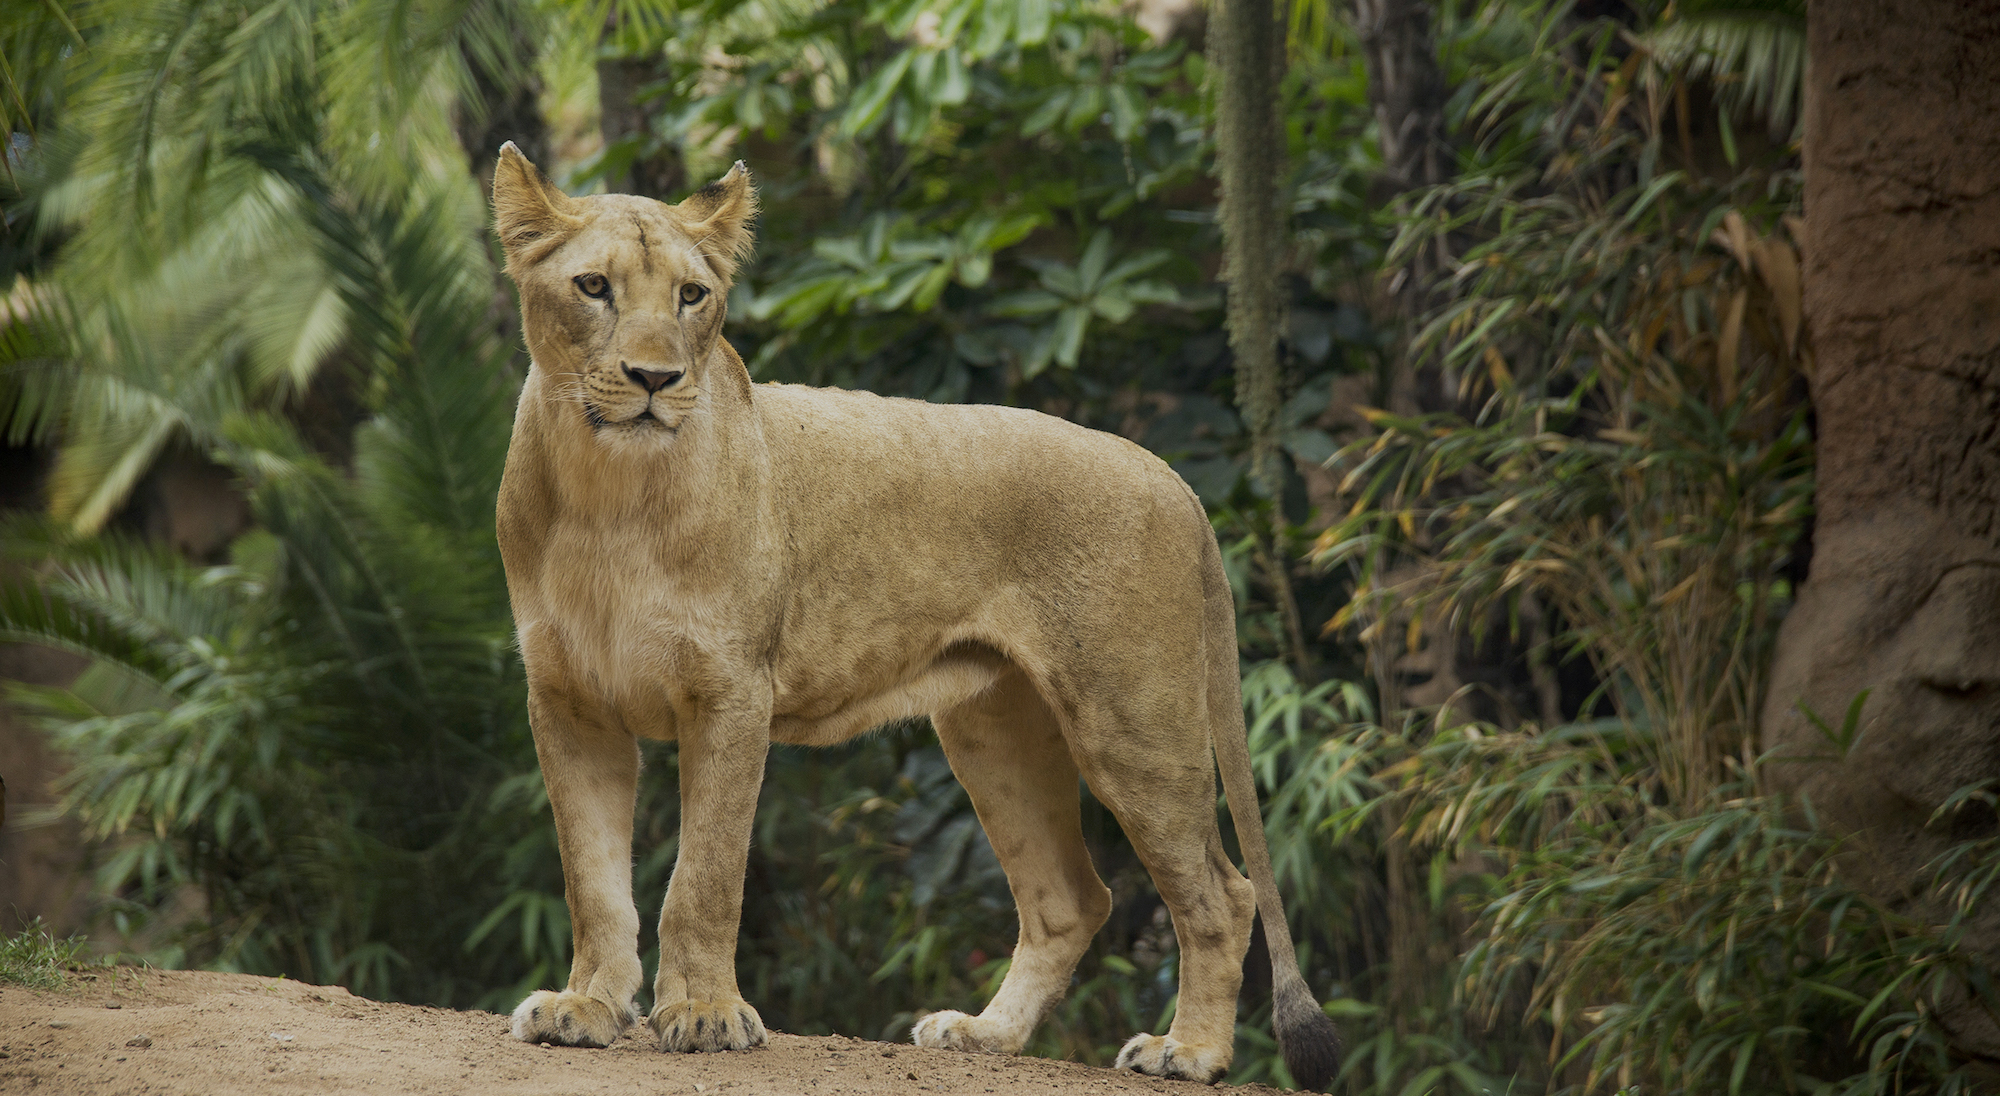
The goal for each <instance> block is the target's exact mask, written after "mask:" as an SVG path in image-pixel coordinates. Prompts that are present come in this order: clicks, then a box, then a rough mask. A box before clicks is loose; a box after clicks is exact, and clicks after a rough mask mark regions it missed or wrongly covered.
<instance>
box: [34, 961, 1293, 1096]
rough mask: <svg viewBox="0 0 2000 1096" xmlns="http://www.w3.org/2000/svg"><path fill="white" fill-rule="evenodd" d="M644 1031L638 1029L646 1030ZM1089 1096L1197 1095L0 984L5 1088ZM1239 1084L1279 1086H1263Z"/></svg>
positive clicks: (1110, 1083)
mask: <svg viewBox="0 0 2000 1096" xmlns="http://www.w3.org/2000/svg"><path fill="white" fill-rule="evenodd" d="M642 1028H643V1025H642ZM724 1091H727V1092H729V1094H730V1096H752V1094H756V1096H763V1094H766V1093H772V1094H785V1096H833V1094H836V1093H841V1094H853V1096H878V1094H887V1093H913V1092H943V1093H965V1094H983V1093H996V1092H997V1093H1025V1094H1029V1096H1039V1094H1045V1093H1057V1092H1063V1093H1070V1092H1077V1093H1089V1094H1091V1096H1124V1094H1127V1093H1151V1094H1154V1096H1173V1094H1180V1096H1197V1094H1198V1093H1201V1092H1203V1091H1204V1088H1203V1086H1198V1085H1195V1084H1192V1083H1190V1082H1187V1081H1162V1080H1158V1079H1156V1078H1152V1077H1141V1076H1138V1075H1136V1074H1132V1073H1119V1072H1114V1071H1112V1070H1108V1069H1099V1068H1094V1067H1091V1066H1085V1065H1079V1064H1077V1063H1074V1062H1050V1061H1043V1060H1040V1059H1034V1058H997V1057H987V1056H983V1055H970V1054H959V1053H954V1052H951V1051H943V1050H923V1049H919V1048H917V1047H913V1046H898V1045H896V1044H893V1043H874V1042H869V1041H867V1040H865V1039H849V1038H846V1037H843V1036H831V1037H824V1038H822V1037H806V1036H798V1035H782V1034H779V1033H777V1032H772V1033H771V1042H770V1045H769V1046H766V1047H764V1048H762V1049H759V1050H752V1051H741V1052H737V1053H730V1054H661V1053H659V1052H658V1051H657V1050H654V1049H653V1045H652V1043H651V1041H650V1040H645V1039H638V1038H634V1037H633V1036H632V1035H627V1036H626V1037H625V1038H624V1039H621V1040H619V1041H618V1042H617V1043H616V1044H614V1045H613V1046H610V1047H608V1048H605V1049H603V1050H582V1049H577V1048H574V1047H550V1046H530V1045H528V1044H525V1043H519V1042H516V1041H514V1039H513V1038H512V1037H510V1036H509V1035H508V1034H507V1021H506V1017H503V1016H498V1015H495V1014H493V1013H490V1012H453V1011H451V1010H449V1009H436V1008H419V1007H415V1006H412V1005H392V1004H382V1003H380V1002H376V1001H370V1000H367V999H366V998H361V997H355V996H353V995H352V994H350V993H348V992H347V991H346V990H344V989H340V988H338V987H330V986H308V985H305V984H304V983H301V982H292V981H286V980H283V979H275V978H256V977H251V976H249V975H242V974H210V973H206V972H200V971H157V970H139V969H136V968H131V967H119V968H112V969H107V970H101V971H97V972H95V973H93V974H84V975H79V976H77V980H76V981H75V983H74V984H73V985H72V986H71V987H70V988H69V989H66V990H62V991H58V992H39V991H35V990H28V989H22V988H20V987H18V986H6V987H0V1093H7V1094H9V1096H20V1094H23V1093H51V1094H54V1093H62V1094H64V1096H67V1094H70V1093H76V1094H78V1096H84V1094H89V1093H102V1094H106V1096H110V1094H116V1096H136V1094H140V1093H146V1094H154V1093H159V1094H177V1093H187V1094H190V1096H236V1094H241V1093H258V1094H277V1093H313V1094H315V1096H318V1094H324V1093H346V1092H356V1093H363V1092H365V1093H409V1094H413V1096H441V1094H444V1093H481V1094H485V1093H494V1094H506V1093H547V1094H553V1096H572V1094H583V1093H628V1092H629V1093H645V1094H647V1096H663V1094H671V1093H721V1092H724ZM1232 1091H1235V1092H1241V1093H1242V1094H1243V1096H1276V1094H1277V1093H1278V1091H1279V1090H1277V1089H1271V1088H1265V1087H1263V1086H1261V1085H1252V1086H1247V1087H1245V1088H1243V1089H1240V1090H1232Z"/></svg>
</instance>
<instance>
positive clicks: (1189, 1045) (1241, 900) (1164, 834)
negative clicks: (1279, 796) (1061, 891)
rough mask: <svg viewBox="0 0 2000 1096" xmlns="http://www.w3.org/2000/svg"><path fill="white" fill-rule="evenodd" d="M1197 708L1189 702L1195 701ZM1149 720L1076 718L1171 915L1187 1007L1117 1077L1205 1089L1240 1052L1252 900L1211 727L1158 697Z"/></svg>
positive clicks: (1094, 767) (1091, 770) (1132, 1052)
mask: <svg viewBox="0 0 2000 1096" xmlns="http://www.w3.org/2000/svg"><path fill="white" fill-rule="evenodd" d="M1189 699H1192V698H1189ZM1152 707H1153V709H1154V710H1152V711H1147V712H1143V713H1142V712H1121V713H1118V715H1117V716H1116V717H1113V716H1112V714H1111V713H1109V712H1106V711H1102V710H1100V711H1097V712H1094V713H1093V712H1089V711H1085V712H1082V713H1079V716H1078V720H1077V722H1078V725H1079V733H1078V734H1077V735H1076V741H1077V743H1078V759H1079V760H1080V761H1081V762H1082V765H1083V772H1084V779H1086V780H1088V781H1089V782H1090V788H1091V791H1092V792H1093V793H1094V794H1095V795H1096V796H1097V798H1098V800H1099V802H1102V803H1103V804H1104V805H1105V806H1106V807H1108V808H1110V810H1111V813H1112V814H1113V815H1114V816H1116V817H1117V819H1118V824H1119V826H1120V828H1122V829H1123V830H1124V831H1125V836H1126V837H1127V838H1129V839H1130V840H1131V842H1132V846H1133V849H1134V850H1135V851H1137V852H1138V854H1139V859H1140V861H1141V862H1142V863H1144V864H1145V865H1146V871H1147V872H1148V873H1149V874H1150V875H1151V876H1152V877H1153V883H1154V885H1155V886H1157V887H1158V888H1159V891H1160V898H1161V899H1162V900H1163V901H1165V903H1166V906H1167V912H1168V913H1170V914H1171V915H1172V916H1173V923H1174V937H1175V939H1176V940H1177V941H1178V942H1179V944H1180V953H1181V963H1180V967H1181V970H1180V998H1179V1004H1178V1007H1177V1008H1176V1009H1175V1012H1174V1021H1173V1026H1172V1027H1171V1028H1170V1029H1169V1030H1168V1032H1167V1033H1166V1034H1165V1035H1151V1034H1144V1033H1142V1034H1139V1035H1135V1036H1133V1037H1132V1039H1131V1040H1130V1041H1128V1042H1127V1043H1126V1044H1125V1046H1124V1049H1122V1050H1121V1051H1120V1052H1119V1054H1118V1061H1117V1065H1118V1067H1119V1068H1121V1069H1135V1070H1138V1071H1139V1072H1141V1073H1148V1074H1152V1075H1153V1076H1156V1077H1177V1078H1181V1079H1183V1080H1190V1081H1200V1082H1203V1083H1210V1082H1213V1081H1215V1080H1217V1079H1219V1078H1220V1077H1221V1076H1222V1074H1223V1073H1224V1072H1225V1071H1227V1070H1228V1068H1229V1063H1230V1060H1231V1058H1232V1057H1233V1056H1234V1051H1235V1045H1234V1044H1235V1038H1236V996H1237V991H1238V990H1239V989H1241V988H1242V984H1243V956H1244V954H1245V953H1246V952H1247V951H1248V950H1249V947H1250V927H1251V924H1252V923H1253V921H1254V919H1255V916H1256V896H1255V891H1254V890H1253V888H1252V887H1251V885H1250V881H1249V880H1248V879H1245V878H1244V877H1243V875H1242V873H1241V872H1238V871H1237V870H1236V865H1235V864H1233V863H1231V862H1230V860H1229V857H1228V856H1227V855H1226V854H1225V852H1224V851H1223V847H1222V833H1221V830H1220V828H1219V827H1218V826H1217V824H1216V817H1215V775H1214V767H1213V762H1212V761H1211V760H1210V753H1209V741H1208V728H1207V726H1206V724H1205V723H1204V722H1203V721H1202V720H1201V719H1199V718H1198V717H1197V716H1196V715H1193V714H1188V713H1179V712H1175V711H1173V710H1172V709H1173V707H1174V703H1173V698H1171V697H1155V698H1154V699H1153V704H1152Z"/></svg>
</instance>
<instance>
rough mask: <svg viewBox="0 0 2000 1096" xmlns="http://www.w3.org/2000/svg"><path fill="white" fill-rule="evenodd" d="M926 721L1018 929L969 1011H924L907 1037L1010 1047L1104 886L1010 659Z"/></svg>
mask: <svg viewBox="0 0 2000 1096" xmlns="http://www.w3.org/2000/svg"><path fill="white" fill-rule="evenodd" d="M932 722H934V723H935V724H936V725H937V732H938V740H939V741H940V742H942V743H943V744H944V750H945V756H946V757H947V758H949V759H950V761H951V768H952V772H954V773H955V774H957V776H958V780H959V783H961V784H963V785H964V786H965V790H966V792H967V793H968V794H969V795H970V796H971V797H972V805H973V809H974V810H976V811H978V813H979V823H980V825H981V826H983V827H985V830H986V837H987V840H988V841H990V842H991V843H992V845H993V852H994V854H995V855H996V856H998V857H999V859H1000V865H1001V866H1002V867H1003V868H1005V869H1006V871H1007V885H1008V887H1009V888H1010V889H1011V890H1012V891H1013V892H1014V904H1015V906H1016V908H1017V910H1018V912H1019V914H1020V921H1021V933H1020V938H1019V941H1018V942H1017V943H1016V944H1015V946H1014V959H1013V963H1012V964H1011V965H1010V966H1009V967H1008V970H1007V977H1006V978H1005V979H1004V980H1003V981H1002V982H1001V984H1000V991H999V992H998V993H996V994H994V995H993V1000H992V1001H990V1002H988V1003H987V1005H986V1008H985V1009H984V1010H983V1011H981V1012H980V1014H979V1015H977V1016H968V1015H966V1014H965V1013H963V1012H934V1013H931V1014H930V1015H929V1016H926V1017H924V1018H923V1019H922V1020H921V1021H919V1022H918V1023H917V1025H916V1027H915V1028H914V1029H913V1030H912V1031H911V1033H910V1036H911V1038H912V1040H914V1041H915V1042H916V1043H917V1045H919V1046H927V1047H947V1048H950V1049H954V1050H973V1051H985V1052H988V1053H993V1054H1014V1053H1017V1052H1019V1051H1020V1049H1021V1048H1022V1047H1023V1046H1024V1045H1026V1044H1027V1041H1028V1037H1029V1036H1030V1035H1032V1034H1033V1033H1034V1030H1035V1025H1037V1024H1039V1023H1040V1022H1041V1020H1042V1018H1043V1017H1044V1016H1046V1015H1048V1012H1049V1010H1050V1009H1051V1008H1053V1007H1054V1006H1055V1003H1056V1002H1057V1001H1059V1000H1061V999H1062V995H1063V993H1064V992H1065V991H1067V990H1068V989H1069V980H1070V974H1071V973H1072V972H1073V971H1075V969H1076V964H1077V960H1079V959H1081V958H1082V957H1083V953H1084V951H1085V950H1086V949H1087V948H1089V946H1090V939H1091V937H1093V936H1095V935H1096V934H1097V930H1098V929H1099V928H1102V927H1103V925H1104V921H1105V918H1106V917H1108V916H1110V913H1111V892H1110V891H1109V890H1107V889H1106V888H1105V886H1104V883H1103V881H1102V880H1100V879H1099V878H1098V877H1097V871H1096V869H1095V868H1093V867H1092V866H1091V864H1090V854H1089V852H1088V850H1087V849H1085V847H1084V844H1083V826H1082V821H1081V809H1080V807H1079V803H1078V792H1077V771H1076V763H1075V762H1074V761H1072V760H1071V759H1070V754H1069V747H1068V746H1067V745H1066V744H1065V742H1064V741H1063V737H1062V731H1061V729H1060V727H1059V726H1058V725H1057V723H1056V720H1055V716H1054V715H1053V714H1052V713H1051V712H1050V711H1049V709H1048V706H1047V705H1046V704H1045V703H1043V701H1042V698H1041V697H1040V696H1039V695H1038V694H1037V693H1036V692H1035V689H1034V686H1032V685H1030V684H1029V683H1028V681H1027V680H1026V679H1025V678H1024V677H1022V676H1021V674H1020V672H1019V671H1018V670H1013V671H1009V672H1008V673H1007V674H1006V675H1005V676H1003V677H1002V678H1001V679H1000V681H999V682H997V683H996V684H995V685H994V686H993V687H992V688H991V689H989V690H987V691H985V692H983V693H981V694H980V695H979V696H977V697H974V698H973V699H971V700H968V701H966V702H965V703H963V704H960V705H959V706H957V707H955V708H953V709H951V710H950V711H947V712H941V713H938V714H937V715H935V716H933V717H932Z"/></svg>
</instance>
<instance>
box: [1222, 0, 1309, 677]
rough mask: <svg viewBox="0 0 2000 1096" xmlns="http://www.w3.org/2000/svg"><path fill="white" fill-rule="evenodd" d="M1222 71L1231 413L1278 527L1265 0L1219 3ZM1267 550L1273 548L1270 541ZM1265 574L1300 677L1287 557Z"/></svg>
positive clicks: (1272, 19)
mask: <svg viewBox="0 0 2000 1096" xmlns="http://www.w3.org/2000/svg"><path fill="white" fill-rule="evenodd" d="M1209 45H1210V55H1211V57H1212V59H1213V60H1214V62H1215V64H1216V67H1217V68H1218V69H1220V70H1221V74H1222V82H1221V85H1220V87H1219V88H1218V94H1217V96H1216V112H1215V113H1216V121H1215V130H1216V133H1215V143H1216V166H1217V170H1218V173H1219V174H1220V175H1221V178H1222V216H1221V219H1222V242H1223V270H1222V274H1223V278H1224V279H1225V280H1227V281H1228V283H1229V296H1228V324H1229V348H1230V350H1231V352H1232V353H1233V354H1234V355H1235V358H1236V406H1237V409H1238V410H1239V411H1240V412H1241V413H1242V415H1243V420H1244V422H1245V423H1246V424H1247V425H1248V426H1249V428H1250V476H1251V480H1252V482H1254V483H1255V484H1256V485H1257V490H1258V493H1259V494H1261V495H1263V496H1264V497H1265V498H1268V499H1270V500H1271V505H1272V508H1273V517H1272V526H1273V528H1274V529H1275V528H1276V527H1277V525H1278V524H1279V523H1280V522H1282V521H1283V516H1282V514H1281V513H1279V512H1278V511H1279V510H1281V508H1282V500H1283V498H1284V484H1285V480H1284V469H1283V467H1282V466H1281V465H1280V464H1279V463H1278V462H1279V460H1280V459H1281V458H1282V454H1281V453H1280V452H1279V449H1278V411H1279V409H1280V407H1281V406H1282V403H1283V400H1284V394H1283V391H1282V377H1281V374H1280V371H1279V367H1278V331H1279V329H1280V325H1281V324H1282V323H1283V322H1284V302H1283V299H1282V298H1281V297H1280V285H1279V280H1278V274H1279V271H1280V270H1281V269H1282V268H1283V265H1284V256H1285V238H1284V218H1283V211H1282V209H1281V208H1280V204H1281V202H1282V200H1283V197H1284V178H1285V128H1284V119H1283V117H1282V115H1281V113H1280V111H1279V106H1280V104H1279V98H1278V96H1279V88H1280V85H1281V83H1282V81H1283V79H1284V71H1285V37H1284V28H1283V26H1282V25H1281V24H1280V23H1279V22H1278V18H1277V12H1276V11H1274V10H1273V5H1272V2H1271V0H1223V3H1222V4H1221V11H1220V17H1219V18H1218V19H1216V20H1215V23H1214V26H1213V27H1212V29H1211V32H1210V39H1209ZM1272 541H1273V543H1275V542H1276V541H1277V537H1276V536H1275V535H1274V536H1273V538H1272ZM1265 562H1266V567H1265V570H1266V572H1267V573H1268V574H1269V576H1270V582H1271V585H1272V587H1273V594H1274V596H1275V599H1276V601H1277V602H1278V608H1279V611H1280V613H1282V614H1283V616H1284V622H1285V632H1286V637H1287V640H1288V642H1289V644H1290V646H1291V649H1292V661H1293V663H1294V668H1295V669H1296V670H1297V671H1298V672H1299V673H1300V675H1301V676H1304V675H1305V674H1307V672H1308V667H1307V665H1306V661H1307V660H1306V654H1305V635H1304V630H1303V628H1302V626H1301V624H1300V621H1299V612H1298V605H1297V603H1296V601H1295V599H1294V598H1293V597H1292V588H1291V576H1290V574H1289V572H1288V567H1289V562H1290V561H1289V560H1287V559H1286V558H1285V556H1284V553H1283V552H1282V551H1271V552H1268V553H1266V560H1265Z"/></svg>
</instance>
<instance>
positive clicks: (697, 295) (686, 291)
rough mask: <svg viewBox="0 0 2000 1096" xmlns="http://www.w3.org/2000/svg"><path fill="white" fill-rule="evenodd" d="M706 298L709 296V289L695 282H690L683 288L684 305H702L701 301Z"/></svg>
mask: <svg viewBox="0 0 2000 1096" xmlns="http://www.w3.org/2000/svg"><path fill="white" fill-rule="evenodd" d="M706 296H708V289H707V288H706V287H704V286H699V285H696V284H694V283H693V282H689V283H688V284H686V285H684V286H682V287H681V303H682V304H700V303H701V299H702V298H703V297H706Z"/></svg>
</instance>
